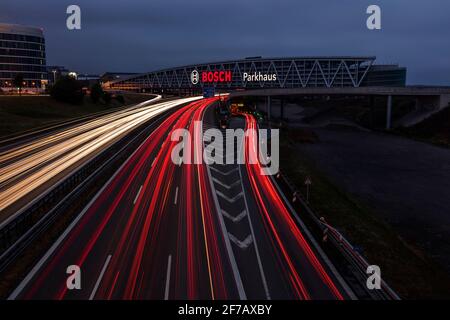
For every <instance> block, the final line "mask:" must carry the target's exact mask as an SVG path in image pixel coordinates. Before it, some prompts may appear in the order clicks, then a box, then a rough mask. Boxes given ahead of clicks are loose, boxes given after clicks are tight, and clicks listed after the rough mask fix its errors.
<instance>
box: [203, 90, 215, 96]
mask: <svg viewBox="0 0 450 320" xmlns="http://www.w3.org/2000/svg"><path fill="white" fill-rule="evenodd" d="M215 94H216V90H215V89H214V88H203V97H204V98H211V97H214V95H215Z"/></svg>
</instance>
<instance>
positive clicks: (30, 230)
mask: <svg viewBox="0 0 450 320" xmlns="http://www.w3.org/2000/svg"><path fill="white" fill-rule="evenodd" d="M170 112H172V110H168V111H165V112H163V113H162V114H160V115H158V116H157V118H155V119H152V120H151V121H152V123H151V124H150V125H149V123H148V122H146V123H144V124H142V125H140V126H139V127H137V128H135V129H134V130H133V131H132V132H130V133H129V134H128V135H125V136H124V137H122V138H121V139H120V140H118V141H117V142H115V143H114V144H113V145H112V146H111V147H109V148H107V149H105V150H103V151H102V152H101V153H100V154H98V155H97V156H96V157H94V158H93V159H91V160H90V161H89V162H87V163H85V164H83V165H82V166H81V167H80V168H79V169H78V170H76V171H75V172H73V173H71V174H70V175H69V176H67V177H66V178H65V179H64V180H62V181H61V182H60V183H58V184H57V185H54V186H53V188H51V189H50V191H49V192H48V193H47V194H46V195H45V196H43V197H41V198H40V199H39V200H38V201H36V202H35V203H34V204H33V205H31V206H30V207H28V208H27V209H25V210H23V211H21V212H20V214H16V215H15V216H14V218H13V219H11V220H10V221H8V223H6V224H4V225H2V227H1V228H0V272H2V271H3V270H5V268H6V267H7V266H8V265H9V264H10V263H11V262H12V261H14V259H15V258H16V257H17V256H18V255H19V254H20V253H21V252H22V251H23V250H24V249H25V248H26V247H27V246H28V245H29V244H30V243H31V242H32V241H33V240H34V239H36V238H37V237H38V236H39V235H41V234H42V233H43V232H44V231H45V230H46V229H47V227H48V226H49V225H51V223H52V222H53V221H54V220H55V219H56V218H57V217H58V216H60V215H61V214H64V213H65V212H66V211H67V210H65V209H67V208H69V207H70V204H71V203H73V201H76V199H78V198H79V197H80V196H81V195H82V194H83V193H84V192H85V191H86V190H87V189H88V188H90V187H93V184H95V182H96V181H97V180H98V178H99V177H100V176H102V175H103V174H105V173H106V172H107V171H108V170H110V169H111V167H114V166H115V165H116V164H117V163H118V162H119V163H120V161H121V160H122V158H124V159H126V158H125V157H124V154H128V153H127V152H126V151H129V150H133V148H134V149H135V148H137V147H138V146H139V144H140V143H141V142H142V141H143V140H144V139H145V137H146V136H147V135H148V133H149V132H150V131H151V130H152V129H153V128H154V127H155V126H156V125H158V124H159V123H160V122H161V121H162V120H163V119H164V117H165V115H167V114H168V113H170ZM130 137H132V138H131V139H130ZM125 141H126V143H125V144H124V142H125ZM117 167H118V165H117Z"/></svg>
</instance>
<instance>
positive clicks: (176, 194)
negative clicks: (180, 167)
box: [173, 187, 178, 204]
mask: <svg viewBox="0 0 450 320" xmlns="http://www.w3.org/2000/svg"><path fill="white" fill-rule="evenodd" d="M177 199H178V187H177V188H176V189H175V200H174V202H173V203H174V204H177Z"/></svg>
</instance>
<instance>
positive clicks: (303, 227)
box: [269, 176, 357, 300]
mask: <svg viewBox="0 0 450 320" xmlns="http://www.w3.org/2000/svg"><path fill="white" fill-rule="evenodd" d="M269 177H270V179H271V180H272V183H273V185H274V186H275V188H276V189H277V191H278V194H279V195H280V196H281V197H282V198H283V200H284V203H285V204H286V206H287V207H288V209H289V211H290V212H291V213H292V215H293V216H294V218H295V220H296V221H297V223H298V224H299V226H300V228H301V230H302V232H303V233H304V234H305V236H306V237H307V238H308V239H309V240H310V241H311V244H312V247H314V248H315V249H316V251H317V253H318V254H319V255H320V257H321V258H322V260H323V261H324V262H325V264H326V265H327V266H328V268H329V269H330V271H331V273H332V274H333V275H334V276H335V277H336V279H337V280H338V282H339V283H340V285H341V286H342V288H343V289H344V291H345V292H346V293H347V294H348V296H349V297H350V299H351V300H356V299H357V297H356V295H355V294H354V293H353V290H352V289H350V287H349V286H348V284H347V282H346V281H345V280H344V279H343V278H342V276H341V275H340V273H339V272H338V271H337V270H336V267H335V266H334V265H333V263H332V262H331V261H330V259H329V258H328V257H327V255H326V254H325V253H324V252H323V250H322V248H321V247H320V245H319V244H318V243H317V241H316V240H315V239H314V237H313V236H312V234H311V233H310V231H309V230H308V229H307V228H306V225H305V224H304V223H303V221H302V220H301V219H300V217H299V215H298V213H297V211H296V210H295V209H294V207H292V205H291V203H290V202H289V200H288V199H287V198H286V195H285V194H284V192H283V191H282V190H281V188H280V186H279V185H278V183H277V181H276V180H275V178H274V177H273V176H269ZM300 201H302V202H303V200H302V199H300ZM303 206H305V207H306V208H307V209H308V207H307V206H306V204H305V203H303Z"/></svg>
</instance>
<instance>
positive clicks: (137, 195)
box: [133, 185, 143, 204]
mask: <svg viewBox="0 0 450 320" xmlns="http://www.w3.org/2000/svg"><path fill="white" fill-rule="evenodd" d="M142 187H143V185H141V186H140V187H139V190H138V192H137V194H136V198H134V201H133V204H136V201H137V199H138V198H139V195H140V194H141V190H142Z"/></svg>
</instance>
